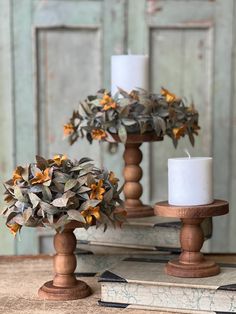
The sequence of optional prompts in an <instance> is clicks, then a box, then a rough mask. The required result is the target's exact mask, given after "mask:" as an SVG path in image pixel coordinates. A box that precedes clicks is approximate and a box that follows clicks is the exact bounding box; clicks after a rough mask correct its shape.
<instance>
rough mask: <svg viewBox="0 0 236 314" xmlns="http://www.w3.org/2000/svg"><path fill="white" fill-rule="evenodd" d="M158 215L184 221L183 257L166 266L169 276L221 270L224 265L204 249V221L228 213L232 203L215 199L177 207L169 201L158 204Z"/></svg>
mask: <svg viewBox="0 0 236 314" xmlns="http://www.w3.org/2000/svg"><path fill="white" fill-rule="evenodd" d="M154 210H155V214H156V215H159V216H164V217H177V218H180V219H181V221H182V228H181V232H180V245H181V249H182V253H181V254H180V256H179V259H175V260H171V261H169V262H168V264H167V265H166V267H165V271H166V273H167V274H168V275H171V276H176V277H185V278H186V277H189V278H197V277H198V278H202V277H209V276H214V275H217V274H219V273H220V267H219V266H218V265H217V264H216V263H215V262H214V261H210V260H207V259H205V257H204V256H203V254H202V253H201V252H200V250H201V248H202V246H203V243H204V234H203V231H202V228H201V223H202V221H203V220H204V219H205V218H206V217H213V216H219V215H224V214H227V213H228V211H229V205H228V202H226V201H222V200H215V201H214V202H213V203H212V204H209V205H201V206H182V207H180V206H173V205H169V204H168V203H167V202H160V203H157V204H156V205H155V207H154Z"/></svg>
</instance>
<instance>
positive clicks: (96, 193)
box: [90, 179, 106, 200]
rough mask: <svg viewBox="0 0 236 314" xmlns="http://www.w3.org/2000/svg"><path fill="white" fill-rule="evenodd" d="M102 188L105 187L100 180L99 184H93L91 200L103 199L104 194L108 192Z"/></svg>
mask: <svg viewBox="0 0 236 314" xmlns="http://www.w3.org/2000/svg"><path fill="white" fill-rule="evenodd" d="M102 186H103V180H102V179H100V180H99V181H98V183H97V184H96V183H93V184H91V186H90V188H91V194H90V199H97V200H102V199H103V194H104V193H105V191H106V190H105V189H104V188H103V187H102Z"/></svg>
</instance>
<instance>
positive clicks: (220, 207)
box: [154, 200, 229, 218]
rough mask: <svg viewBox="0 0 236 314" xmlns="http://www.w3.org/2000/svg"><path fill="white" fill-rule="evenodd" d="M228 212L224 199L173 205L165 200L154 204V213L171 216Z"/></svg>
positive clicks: (179, 216)
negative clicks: (206, 202) (195, 203)
mask: <svg viewBox="0 0 236 314" xmlns="http://www.w3.org/2000/svg"><path fill="white" fill-rule="evenodd" d="M228 212H229V203H228V202H227V201H224V200H214V202H213V203H211V204H207V205H198V206H175V205H170V204H168V202H167V201H164V202H159V203H156V204H155V205H154V214H155V215H157V216H162V217H173V218H206V217H213V216H221V215H225V214H227V213H228Z"/></svg>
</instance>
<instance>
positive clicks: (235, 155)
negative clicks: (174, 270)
mask: <svg viewBox="0 0 236 314" xmlns="http://www.w3.org/2000/svg"><path fill="white" fill-rule="evenodd" d="M233 13H234V20H233V25H232V29H233V51H232V57H233V63H232V71H231V73H232V88H233V91H232V101H231V119H230V120H229V127H230V129H231V132H232V133H231V141H230V144H231V154H230V170H231V171H230V191H229V193H230V194H229V200H230V205H231V206H230V220H229V230H230V251H231V252H236V241H235V234H236V231H235V221H236V211H235V207H236V205H235V204H236V32H235V29H236V3H235V2H234V10H233Z"/></svg>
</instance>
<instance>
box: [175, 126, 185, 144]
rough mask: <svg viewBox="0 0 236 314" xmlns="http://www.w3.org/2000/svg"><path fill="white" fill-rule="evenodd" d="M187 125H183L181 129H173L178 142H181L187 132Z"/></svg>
mask: <svg viewBox="0 0 236 314" xmlns="http://www.w3.org/2000/svg"><path fill="white" fill-rule="evenodd" d="M186 129H187V127H186V125H182V126H181V127H179V128H173V130H172V131H173V134H174V137H175V139H176V140H179V139H180V137H181V136H183V135H184V134H185V132H186Z"/></svg>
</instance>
